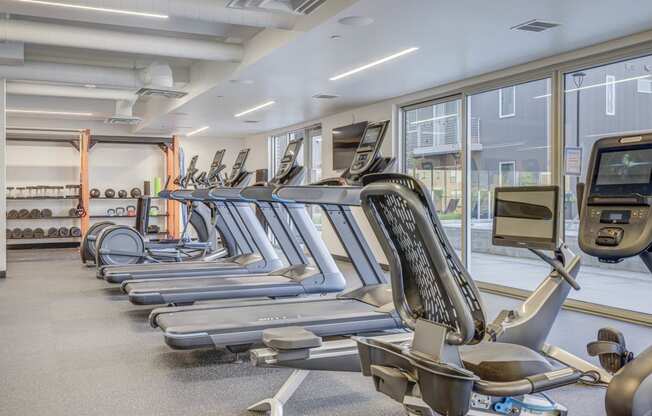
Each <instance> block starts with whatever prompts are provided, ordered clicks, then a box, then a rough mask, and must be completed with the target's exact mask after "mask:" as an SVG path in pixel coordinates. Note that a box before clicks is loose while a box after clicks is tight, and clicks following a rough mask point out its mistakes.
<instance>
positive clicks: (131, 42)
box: [0, 19, 243, 61]
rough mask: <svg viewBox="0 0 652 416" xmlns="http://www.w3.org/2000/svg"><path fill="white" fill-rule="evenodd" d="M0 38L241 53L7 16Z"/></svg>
mask: <svg viewBox="0 0 652 416" xmlns="http://www.w3.org/2000/svg"><path fill="white" fill-rule="evenodd" d="M0 41H8V42H24V43H33V44H39V45H50V46H64V47H70V48H82V49H96V50H104V51H113V52H124V53H135V54H146V55H154V56H170V57H176V58H186V59H200V60H207V61H239V60H241V59H242V55H243V47H242V46H241V45H232V44H227V43H221V42H215V41H210V40H200V39H183V38H172V37H164V36H154V35H147V34H140V33H130V32H120V31H115V30H106V29H95V28H89V27H80V26H70V25H60V24H54V23H42V22H32V21H24V20H7V19H4V20H0Z"/></svg>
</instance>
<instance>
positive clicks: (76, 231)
mask: <svg viewBox="0 0 652 416" xmlns="http://www.w3.org/2000/svg"><path fill="white" fill-rule="evenodd" d="M81 235H82V232H81V228H79V227H70V236H71V237H81Z"/></svg>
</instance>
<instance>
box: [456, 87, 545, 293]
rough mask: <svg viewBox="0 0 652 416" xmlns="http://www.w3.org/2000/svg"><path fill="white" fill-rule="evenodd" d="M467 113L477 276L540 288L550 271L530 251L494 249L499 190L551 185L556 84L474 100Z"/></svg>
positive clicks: (491, 93) (472, 244)
mask: <svg viewBox="0 0 652 416" xmlns="http://www.w3.org/2000/svg"><path fill="white" fill-rule="evenodd" d="M507 97H511V98H508V99H506V98H507ZM516 101H518V103H519V111H518V112H516V111H515V108H514V103H515V102H516ZM496 102H500V112H497V111H496ZM467 108H468V116H467V117H468V120H467V122H468V136H469V137H468V143H469V146H468V148H469V151H470V152H471V154H470V160H471V162H470V167H469V168H470V169H469V175H470V176H469V186H470V191H471V200H470V201H469V211H470V212H469V214H470V216H471V219H470V221H471V222H470V225H471V239H470V242H469V244H470V250H471V253H470V260H469V265H470V266H471V269H472V272H473V276H474V278H475V279H478V280H481V281H485V282H489V283H496V284H500V285H504V286H509V287H518V288H521V289H534V288H536V286H537V285H538V284H539V282H540V281H541V280H542V279H543V278H544V277H545V276H546V275H547V274H548V271H547V266H546V265H545V264H543V263H541V262H537V261H536V260H532V259H531V257H530V256H529V252H528V251H527V250H523V249H518V248H513V249H512V248H506V247H496V246H494V245H493V244H492V240H491V235H492V226H493V212H494V207H493V204H494V193H495V192H494V191H495V189H496V187H499V186H529V185H549V184H550V178H551V176H550V157H549V156H550V132H549V124H550V117H549V115H550V79H543V80H537V81H532V82H527V83H524V84H519V85H515V86H511V87H506V88H501V89H498V90H493V91H487V92H483V93H479V94H475V95H472V96H469V97H468V101H467ZM476 125H478V127H476ZM480 130H481V135H480ZM476 132H477V133H476ZM476 137H481V140H477V139H476Z"/></svg>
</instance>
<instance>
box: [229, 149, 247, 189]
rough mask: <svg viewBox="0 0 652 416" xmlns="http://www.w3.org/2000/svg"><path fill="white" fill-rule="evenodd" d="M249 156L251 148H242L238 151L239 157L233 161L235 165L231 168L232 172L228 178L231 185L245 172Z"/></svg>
mask: <svg viewBox="0 0 652 416" xmlns="http://www.w3.org/2000/svg"><path fill="white" fill-rule="evenodd" d="M248 157H249V149H242V150H240V153H238V157H236V158H235V162H233V167H232V168H231V174H230V175H229V177H228V178H227V182H228V185H229V186H233V184H234V182H236V181H238V178H239V177H240V176H241V175H242V174H243V173H244V168H245V162H247V158H248Z"/></svg>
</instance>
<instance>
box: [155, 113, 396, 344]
mask: <svg viewBox="0 0 652 416" xmlns="http://www.w3.org/2000/svg"><path fill="white" fill-rule="evenodd" d="M388 124H389V122H388V121H384V122H379V123H372V124H369V125H368V127H367V129H366V131H365V133H364V135H363V138H362V140H361V142H360V145H359V147H358V149H357V150H356V154H355V157H354V160H353V163H352V165H351V168H350V169H349V170H347V171H346V172H345V173H344V174H343V175H342V177H340V178H337V179H335V180H327V181H323V182H322V183H321V184H316V185H310V186H287V187H280V188H279V189H277V190H276V192H275V195H276V198H277V199H278V200H279V201H284V202H285V203H306V204H315V205H319V206H320V207H321V208H322V209H323V211H324V213H325V215H326V217H327V218H328V220H329V222H330V224H331V225H332V226H333V229H334V230H335V233H336V235H337V236H338V238H339V240H340V242H341V244H342V246H343V247H344V249H345V250H346V252H347V254H348V256H349V258H350V259H351V262H352V264H353V267H354V268H355V270H356V273H357V275H358V277H359V279H360V283H361V287H358V288H355V289H350V290H348V291H347V292H344V293H341V294H339V295H337V296H330V297H303V298H300V299H283V300H257V301H256V300H254V301H247V302H241V303H237V304H235V305H234V304H233V303H231V304H226V303H219V304H204V305H195V306H188V307H176V308H159V309H155V310H153V311H152V313H151V314H150V324H151V325H152V326H153V327H158V328H160V329H161V330H162V331H163V332H164V337H165V342H166V343H167V344H168V345H169V346H170V347H172V348H174V349H197V348H226V349H228V350H230V351H233V352H242V351H246V350H247V349H248V348H250V347H251V346H253V345H258V344H260V343H261V342H262V334H263V331H265V330H268V329H271V328H283V327H288V326H293V327H302V328H305V329H307V330H309V331H311V332H312V333H314V334H316V335H318V336H321V337H326V336H336V335H341V334H347V335H348V334H356V333H371V332H376V331H390V330H399V329H400V328H402V324H401V320H400V319H399V317H398V316H397V315H396V313H395V311H394V307H393V302H392V292H391V288H390V285H389V284H388V282H387V278H386V276H385V273H384V272H383V270H382V269H381V268H380V266H379V264H378V262H377V260H376V258H375V256H374V254H373V252H372V251H371V248H370V247H369V244H368V243H367V241H366V239H365V237H364V236H363V235H362V232H361V231H360V229H359V227H358V225H357V223H356V220H355V218H354V216H353V213H352V211H351V207H354V206H360V192H361V190H362V188H361V186H360V185H359V180H360V179H361V178H362V176H363V175H365V174H369V173H379V172H385V171H387V170H389V169H390V168H391V166H392V162H393V159H390V158H382V157H380V155H379V152H380V147H381V145H382V141H383V138H384V136H385V133H386V131H387V127H388ZM344 183H347V184H344ZM243 280H244V279H243ZM272 293H273V292H271V291H270V292H268V295H267V296H272Z"/></svg>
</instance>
